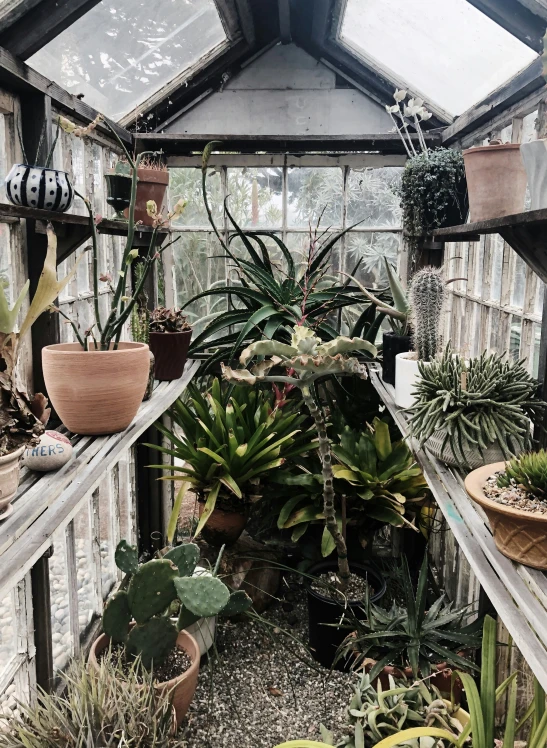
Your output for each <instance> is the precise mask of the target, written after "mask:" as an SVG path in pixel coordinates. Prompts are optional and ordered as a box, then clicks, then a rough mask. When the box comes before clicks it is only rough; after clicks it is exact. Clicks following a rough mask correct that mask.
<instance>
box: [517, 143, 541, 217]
mask: <svg viewBox="0 0 547 748" xmlns="http://www.w3.org/2000/svg"><path fill="white" fill-rule="evenodd" d="M520 155H521V156H522V161H523V163H524V168H525V169H526V177H527V180H528V189H529V190H530V210H540V209H541V208H547V140H546V139H545V138H542V139H540V140H532V141H531V142H530V143H522V145H521V146H520Z"/></svg>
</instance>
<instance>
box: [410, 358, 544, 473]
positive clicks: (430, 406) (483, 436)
mask: <svg viewBox="0 0 547 748" xmlns="http://www.w3.org/2000/svg"><path fill="white" fill-rule="evenodd" d="M419 370H420V375H421V378H420V379H418V381H417V384H416V386H415V388H414V392H415V395H416V402H415V404H414V405H413V407H412V409H411V413H412V419H411V426H412V434H413V436H415V437H416V438H417V439H418V440H419V441H420V443H421V444H424V443H425V442H426V441H427V440H428V439H429V437H430V436H432V435H433V434H434V433H435V432H436V431H443V432H444V434H445V436H444V440H443V444H442V451H444V449H445V447H446V445H449V447H450V448H451V450H452V452H453V455H454V457H455V459H456V461H457V462H458V464H459V466H460V467H461V468H465V467H468V464H467V457H466V455H465V452H466V451H467V450H471V451H478V452H479V453H480V454H481V455H482V454H483V452H484V451H485V450H486V449H487V448H488V447H489V446H490V445H492V444H493V443H494V442H498V444H499V445H500V448H501V449H502V451H503V453H504V455H505V457H506V459H510V458H511V457H513V456H514V455H515V454H518V453H519V452H521V451H523V450H525V449H528V448H529V447H530V446H531V435H530V419H532V418H533V417H534V416H537V415H538V414H540V413H542V412H543V411H544V410H545V408H546V407H547V404H546V403H544V402H543V401H542V400H539V399H538V397H537V395H536V391H537V387H538V383H537V381H536V380H535V379H534V378H533V377H531V376H530V374H528V372H527V371H526V369H525V367H524V365H523V362H522V361H517V362H513V361H509V360H507V359H506V358H505V357H504V356H502V355H498V354H495V353H493V354H490V355H488V354H487V353H483V354H482V355H481V356H479V357H478V358H474V359H471V360H470V361H469V363H467V362H466V361H465V359H464V358H463V357H462V356H460V355H458V354H454V353H453V352H452V350H451V348H450V346H447V348H446V349H445V351H444V353H443V355H442V357H441V358H439V359H437V360H435V361H431V362H430V363H428V364H424V363H422V362H420V363H419Z"/></svg>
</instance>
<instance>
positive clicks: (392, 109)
mask: <svg viewBox="0 0 547 748" xmlns="http://www.w3.org/2000/svg"><path fill="white" fill-rule="evenodd" d="M398 111H399V104H394V105H393V106H387V104H386V112H387V113H388V114H393V113H394V112H398Z"/></svg>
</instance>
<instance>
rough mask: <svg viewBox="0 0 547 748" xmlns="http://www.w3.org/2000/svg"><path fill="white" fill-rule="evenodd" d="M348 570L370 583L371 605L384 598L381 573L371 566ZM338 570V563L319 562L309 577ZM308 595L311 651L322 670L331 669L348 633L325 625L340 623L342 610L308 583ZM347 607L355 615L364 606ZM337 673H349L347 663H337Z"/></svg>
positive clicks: (357, 602) (355, 565) (352, 565)
mask: <svg viewBox="0 0 547 748" xmlns="http://www.w3.org/2000/svg"><path fill="white" fill-rule="evenodd" d="M350 569H351V571H352V573H354V574H359V575H360V576H363V577H365V578H368V579H369V580H370V585H371V587H372V589H373V590H374V595H371V597H370V600H371V602H377V601H378V600H380V599H381V598H382V597H383V595H384V594H385V591H386V582H385V580H384V579H383V577H382V576H381V575H380V572H378V571H376V570H375V569H373V568H372V567H370V566H365V565H364V564H358V563H350ZM337 570H338V563H337V562H336V561H322V562H321V563H319V564H315V566H312V568H311V569H310V570H309V572H308V573H309V574H310V575H311V576H319V575H320V574H323V573H324V572H326V571H337ZM307 593H308V618H309V624H308V625H309V633H310V648H311V650H312V654H313V657H314V659H315V660H317V662H319V663H321V665H323V666H324V667H327V668H330V667H332V664H333V662H334V658H335V655H336V650H337V649H338V647H339V646H340V644H342V642H343V641H344V639H345V638H346V636H347V635H348V634H349V633H350V632H349V630H348V629H347V628H344V627H343V626H336V625H334V626H331V625H328V624H337V623H340V622H341V618H342V616H343V614H344V606H343V605H342V604H341V603H339V602H336V601H335V600H333V599H332V598H330V597H325V595H322V594H321V593H319V592H316V591H315V590H313V589H312V588H311V582H310V584H308V586H307ZM348 605H349V606H350V607H351V608H352V610H353V611H354V612H357V611H358V610H359V608H362V606H363V602H362V600H354V601H351V600H350V601H349V602H348ZM336 669H337V670H347V669H349V663H348V662H343V661H342V660H339V661H338V662H337V664H336Z"/></svg>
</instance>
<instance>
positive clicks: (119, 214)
mask: <svg viewBox="0 0 547 748" xmlns="http://www.w3.org/2000/svg"><path fill="white" fill-rule="evenodd" d="M104 178H105V181H106V202H107V203H108V205H110V206H111V207H112V208H114V210H115V215H114V220H118V221H126V220H127V216H126V215H125V213H124V211H125V210H126V209H128V208H129V204H130V202H131V167H130V166H129V164H128V162H127V161H126V160H125V159H124V158H120V159H119V160H118V161H117V163H116V166H115V167H114V169H112V170H111V171H109V172H108V173H107V174H105V175H104ZM137 190H138V186H137Z"/></svg>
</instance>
